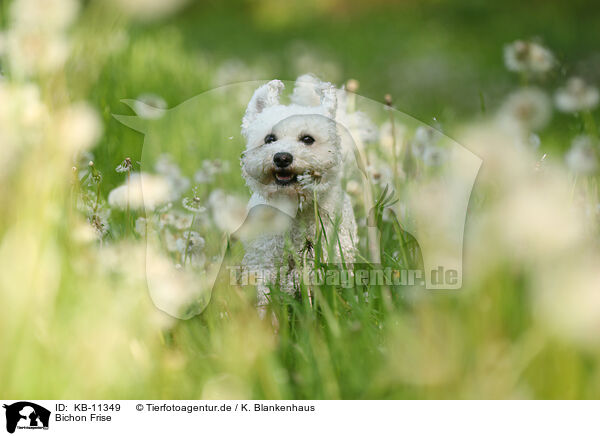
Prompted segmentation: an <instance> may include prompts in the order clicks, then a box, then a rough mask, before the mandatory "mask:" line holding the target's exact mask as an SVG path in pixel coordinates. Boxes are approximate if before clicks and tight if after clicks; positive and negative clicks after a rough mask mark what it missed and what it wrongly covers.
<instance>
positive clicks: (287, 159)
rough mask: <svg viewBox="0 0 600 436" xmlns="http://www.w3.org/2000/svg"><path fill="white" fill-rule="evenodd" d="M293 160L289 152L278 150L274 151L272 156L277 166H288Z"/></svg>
mask: <svg viewBox="0 0 600 436" xmlns="http://www.w3.org/2000/svg"><path fill="white" fill-rule="evenodd" d="M293 160H294V156H292V155H291V154H290V153H284V152H279V153H275V156H273V162H275V165H276V166H278V167H279V168H285V167H287V166H290V164H291V163H292V161H293Z"/></svg>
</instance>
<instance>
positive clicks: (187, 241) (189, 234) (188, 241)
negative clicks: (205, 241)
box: [183, 214, 196, 267]
mask: <svg viewBox="0 0 600 436" xmlns="http://www.w3.org/2000/svg"><path fill="white" fill-rule="evenodd" d="M195 221H196V214H194V215H193V216H192V222H191V223H190V227H189V228H188V234H187V238H186V240H185V251H184V254H183V266H184V267H185V264H186V263H187V258H188V251H189V247H190V238H191V236H192V229H193V228H194V222H195Z"/></svg>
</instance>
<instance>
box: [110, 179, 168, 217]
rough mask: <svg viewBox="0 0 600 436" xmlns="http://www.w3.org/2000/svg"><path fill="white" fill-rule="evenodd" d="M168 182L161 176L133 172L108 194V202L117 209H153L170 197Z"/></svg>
mask: <svg viewBox="0 0 600 436" xmlns="http://www.w3.org/2000/svg"><path fill="white" fill-rule="evenodd" d="M170 195H171V192H170V185H169V182H168V181H167V180H166V179H165V178H164V177H161V176H158V175H151V174H147V173H134V174H132V175H131V176H130V178H129V183H125V184H123V185H121V186H119V187H117V188H115V189H113V190H112V191H110V193H109V194H108V204H110V205H111V206H112V207H117V208H119V209H126V208H127V207H128V206H129V208H131V209H142V208H145V209H147V210H154V209H156V207H157V206H159V205H160V204H163V203H166V202H167V201H168V200H169V198H170Z"/></svg>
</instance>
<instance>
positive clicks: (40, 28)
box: [0, 0, 600, 399]
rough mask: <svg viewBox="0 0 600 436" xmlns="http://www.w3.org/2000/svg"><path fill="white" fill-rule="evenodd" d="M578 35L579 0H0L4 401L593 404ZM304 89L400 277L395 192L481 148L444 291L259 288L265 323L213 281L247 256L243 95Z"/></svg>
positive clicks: (594, 137) (585, 94) (594, 80)
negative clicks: (321, 105)
mask: <svg viewBox="0 0 600 436" xmlns="http://www.w3.org/2000/svg"><path fill="white" fill-rule="evenodd" d="M599 19H600V7H599V6H596V5H593V4H592V3H590V2H584V1H573V2H569V3H568V4H567V3H564V2H558V1H556V2H554V1H551V2H541V1H535V2H529V3H524V2H517V1H509V2H508V3H504V4H503V5H500V4H491V3H489V2H479V1H468V0H460V1H458V2H450V1H444V0H433V1H426V2H415V1H391V0H390V1H383V0H382V1H375V2H366V1H365V2H363V1H359V0H353V1H349V2H341V1H337V0H332V1H326V2H321V1H317V0H308V1H296V0H294V1H290V2H277V1H274V0H260V1H255V2H251V1H246V0H233V1H227V2H217V1H206V2H192V1H187V2H186V1H183V0H178V1H167V0H107V1H104V0H102V1H100V0H88V1H79V0H12V1H3V2H2V3H1V4H0V26H1V28H0V71H1V73H2V76H0V205H1V206H0V314H1V315H0V396H1V397H3V398H7V399H8V398H12V399H22V398H31V399H35V398H39V399H68V398H94V399H110V398H118V399H138V398H140V399H141V398H163V399H234V398H235V399H237V398H246V399H250V398H253V399H451V398H459V399H491V398H493V399H497V398H498V399H506V398H518V399H534V398H537V399H555V398H567V399H590V398H598V397H599V396H600V243H599V242H600V234H599V232H598V223H599V219H600V196H599V192H598V182H599V180H600V166H599V164H600V161H599V158H600V142H599V141H600V139H599V131H598V124H599V123H600V115H599V114H600V111H599V109H598V100H599V96H598V87H600V48H599V45H598V35H597V31H596V30H595V23H597V22H598V20H599ZM305 73H314V74H316V75H318V76H319V77H320V78H322V79H324V80H327V81H331V82H332V83H334V84H336V85H337V86H339V87H341V86H346V87H347V89H349V90H352V91H353V94H352V96H351V106H352V107H351V111H355V110H360V111H364V112H365V113H366V114H367V115H368V116H369V117H370V119H371V121H372V123H373V126H374V127H375V134H373V133H372V132H366V133H364V132H361V131H360V129H361V128H360V126H358V127H357V128H356V130H357V131H356V132H354V131H352V129H350V130H351V133H353V134H356V135H357V138H361V139H360V140H359V141H357V142H358V147H359V149H360V152H361V154H362V157H363V158H364V160H365V163H366V167H365V172H366V176H367V179H366V181H361V179H360V177H357V174H350V175H349V176H348V177H347V178H344V185H345V189H346V191H347V192H348V194H349V195H350V197H351V199H352V202H353V207H354V213H355V215H356V218H357V222H358V225H359V241H358V250H359V254H360V256H359V258H360V259H361V261H362V262H363V263H365V264H368V265H370V259H373V255H374V253H373V250H375V251H376V253H375V255H376V256H375V257H378V258H380V259H381V263H382V265H383V266H385V267H389V268H393V269H406V268H413V269H419V268H422V267H423V259H422V252H421V250H420V248H419V243H418V241H417V239H418V238H417V239H415V237H414V235H411V234H410V232H409V231H407V226H408V225H407V221H408V220H409V216H410V215H411V213H417V212H415V211H414V210H413V209H414V205H415V203H414V201H413V200H411V199H410V198H409V192H410V190H411V189H412V187H414V186H415V185H417V184H419V183H421V182H422V183H427V182H428V181H431V180H434V178H435V177H436V175H438V174H440V172H441V171H442V170H441V168H442V167H443V163H444V162H445V161H446V159H448V154H449V149H450V148H451V147H453V146H454V145H458V144H460V145H461V146H464V147H465V148H466V149H468V150H470V151H471V152H472V153H474V155H476V156H478V157H479V158H481V160H482V162H483V163H482V166H481V169H480V171H479V174H478V176H477V179H476V181H475V185H474V188H473V192H472V194H471V197H470V201H469V204H468V209H467V218H466V223H465V226H464V244H463V252H462V255H463V269H462V275H463V281H462V283H463V285H462V288H461V289H460V290H427V289H425V288H424V287H423V286H418V285H414V286H412V285H410V286H407V285H393V286H352V287H341V286H336V285H329V284H324V285H322V286H316V287H312V288H309V289H307V288H303V289H302V292H301V293H300V294H299V295H298V296H296V297H292V296H289V295H287V294H285V293H283V292H281V290H280V289H278V288H277V287H273V288H272V291H271V292H272V301H271V305H270V307H269V315H268V316H267V317H265V318H264V319H263V318H261V317H260V316H259V313H258V312H257V309H256V305H255V298H256V296H255V293H254V290H253V289H252V287H240V286H230V285H229V284H228V283H227V279H228V274H229V273H228V272H227V271H225V270H223V269H221V271H220V273H219V274H217V273H218V272H219V268H220V265H221V260H222V256H223V255H225V261H226V262H229V263H230V264H233V265H235V264H236V262H237V261H238V260H239V258H240V256H241V255H242V253H241V247H240V246H239V244H236V243H235V242H236V241H234V240H231V239H230V240H227V235H230V234H231V233H233V232H234V231H235V230H236V229H237V226H238V225H239V218H240V216H243V214H244V211H245V207H246V203H247V201H248V198H249V193H248V189H247V187H246V186H245V184H244V180H243V179H242V176H241V172H240V167H239V159H240V154H241V152H242V151H243V149H244V139H243V138H242V136H241V134H240V123H241V118H242V116H243V113H244V109H245V106H246V104H247V102H248V100H249V98H250V97H251V95H252V92H253V90H254V89H256V87H257V86H259V85H260V84H262V83H264V81H266V80H270V79H273V78H279V79H282V80H284V81H286V90H287V91H286V92H289V91H290V87H291V86H292V84H293V81H294V80H295V78H296V77H298V76H299V75H301V74H305ZM386 94H387V95H388V97H387V98H386V97H385V96H386ZM386 101H387V105H386ZM390 107H393V109H391V108H390ZM115 115H116V117H115ZM119 116H122V118H120V119H119ZM392 126H393V128H392ZM432 128H433V129H432ZM434 129H435V130H434ZM142 131H144V132H146V134H143V133H142ZM363 133H364V135H363ZM142 173H143V179H142V175H141V174H142ZM141 180H143V185H144V189H143V192H142V190H141V186H140V185H141V183H140V182H141ZM363 182H364V183H363ZM432 186H434V187H435V185H432ZM369 197H370V198H372V201H371V203H369V201H368V198H369ZM441 197H443V198H441ZM418 204H419V205H420V206H421V209H419V210H423V211H424V212H423V213H426V214H429V215H431V214H432V213H433V214H435V213H436V212H437V211H439V212H440V213H441V212H443V211H449V210H453V209H452V207H453V197H452V196H450V197H444V196H440V195H437V191H435V192H429V193H428V192H427V191H424V193H423V195H422V196H421V197H420V198H419V202H418ZM374 205H376V206H377V207H376V208H375V210H376V212H375V214H374V215H373V218H374V219H375V222H376V223H377V224H378V228H379V232H380V234H381V239H380V240H379V241H377V243H375V244H373V240H372V236H373V235H372V234H370V233H369V230H368V225H367V224H368V222H369V219H370V217H369V211H370V210H371V209H372V206H374ZM408 227H409V226H408ZM321 236H323V237H322V239H317V240H316V241H315V242H316V243H317V249H318V248H319V247H320V246H321V245H323V246H325V245H328V244H329V247H328V248H329V249H330V250H331V249H332V246H331V244H330V242H329V240H327V241H325V237H326V236H327V235H321ZM330 236H331V235H330ZM334 242H335V241H333V242H332V243H334ZM324 249H327V247H325V248H324ZM236 259H237V260H236ZM215 277H216V285H215V286H214V288H213V286H212V281H213V279H214V278H215ZM309 294H310V295H311V298H308V295H309ZM156 301H162V302H164V304H165V306H163V307H162V308H163V309H165V308H166V309H165V310H162V311H161V310H158V309H157V307H156V304H154V303H155V302H156ZM153 302H154V303H153ZM165 312H170V313H177V316H176V317H173V316H169V315H168V314H167V313H165ZM275 320H276V321H275Z"/></svg>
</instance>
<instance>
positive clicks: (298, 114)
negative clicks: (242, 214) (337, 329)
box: [241, 75, 357, 305]
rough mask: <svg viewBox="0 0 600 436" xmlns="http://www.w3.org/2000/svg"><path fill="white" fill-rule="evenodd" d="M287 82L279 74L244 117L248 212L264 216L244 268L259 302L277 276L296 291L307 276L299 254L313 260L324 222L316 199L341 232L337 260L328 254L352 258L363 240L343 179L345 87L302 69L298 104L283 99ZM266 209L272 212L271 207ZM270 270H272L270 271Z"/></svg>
mask: <svg viewBox="0 0 600 436" xmlns="http://www.w3.org/2000/svg"><path fill="white" fill-rule="evenodd" d="M283 88H284V85H283V83H282V82H281V81H279V80H272V81H270V82H269V83H267V84H265V85H263V86H261V87H260V88H258V89H257V90H256V91H255V92H254V95H253V97H252V99H251V100H250V103H249V104H248V107H247V109H246V114H245V116H244V119H243V122H242V134H243V135H244V137H245V139H246V150H245V151H244V153H243V154H242V158H241V165H242V173H243V176H244V178H245V180H246V184H247V185H248V187H249V188H250V190H251V192H252V197H251V199H250V203H249V205H248V209H249V217H250V220H252V216H253V210H259V209H262V212H261V213H259V214H257V215H254V222H255V223H264V226H262V227H260V230H259V231H258V232H257V231H256V230H254V231H251V232H246V236H245V237H244V236H242V239H243V240H244V245H245V251H246V254H245V256H244V260H243V264H244V267H245V269H246V271H248V272H250V273H252V274H254V275H256V276H258V277H257V278H258V287H259V295H258V303H259V305H264V304H265V303H266V302H267V294H268V286H267V284H268V283H269V282H271V283H272V282H273V279H274V277H275V276H277V275H279V284H280V286H281V287H282V289H283V290H285V291H286V292H290V293H293V292H295V291H297V287H296V283H297V280H298V278H299V277H301V273H300V271H299V268H301V265H298V264H297V263H298V262H297V259H303V260H304V261H306V260H307V258H308V259H309V261H310V260H311V259H313V256H314V253H312V250H313V249H314V243H315V241H314V238H315V234H316V230H317V229H316V228H315V226H317V225H318V226H321V224H320V223H318V224H317V223H316V222H315V216H316V214H315V201H316V204H317V207H318V213H319V215H320V219H321V221H322V223H323V226H324V228H325V234H326V235H327V236H328V237H331V236H332V235H334V233H335V230H337V237H338V239H339V243H338V242H337V241H336V244H335V259H327V255H326V253H322V258H323V259H327V261H329V262H335V263H339V262H341V260H342V259H343V261H344V262H345V263H352V262H353V261H354V258H355V244H356V242H357V229H356V221H355V219H354V212H353V210H352V205H351V203H350V199H349V197H348V196H347V195H346V193H345V192H344V190H343V189H342V185H341V179H342V173H343V168H344V165H343V160H344V153H343V147H342V142H343V141H347V140H348V138H349V135H348V134H347V132H345V128H344V127H343V126H341V125H340V124H339V123H338V122H336V118H339V115H340V114H339V113H338V112H339V111H338V96H340V93H343V91H340V90H336V88H335V87H334V86H332V85H331V84H329V83H324V82H321V81H319V80H318V79H317V78H315V77H314V76H310V75H307V76H302V77H300V78H299V79H298V80H297V81H296V85H295V87H294V91H293V94H292V96H291V104H289V105H283V104H281V103H280V96H281V92H282V91H283ZM350 141H351V139H350ZM261 206H263V207H261ZM264 206H267V207H264ZM265 210H270V212H268V213H266V214H265V213H264V211H265ZM273 211H276V212H275V214H274V213H273ZM281 216H283V217H284V219H283V220H281V219H280V218H281ZM282 221H283V225H279V224H281V223H282ZM278 223H279V224H278ZM334 223H336V224H335V225H334ZM255 228H256V226H255ZM320 230H321V229H320V228H319V231H320ZM323 245H325V243H324V242H323ZM340 249H341V252H340ZM265 271H266V272H268V273H269V274H270V275H269V276H265V274H264V273H265Z"/></svg>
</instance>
